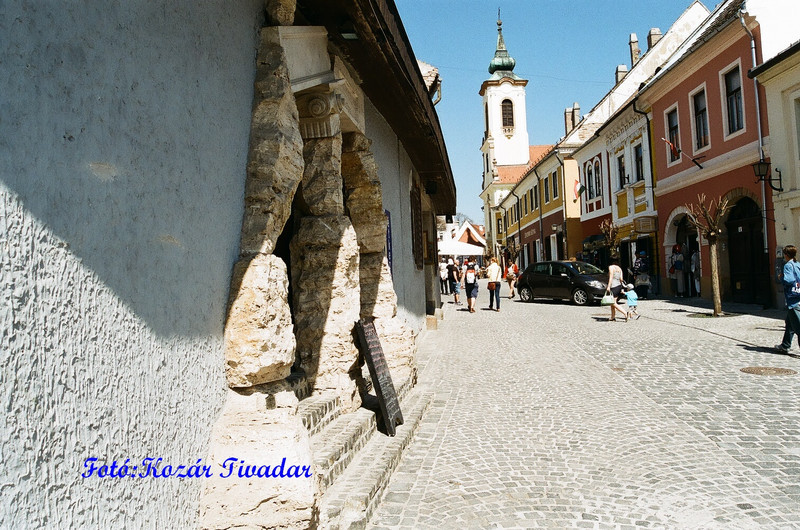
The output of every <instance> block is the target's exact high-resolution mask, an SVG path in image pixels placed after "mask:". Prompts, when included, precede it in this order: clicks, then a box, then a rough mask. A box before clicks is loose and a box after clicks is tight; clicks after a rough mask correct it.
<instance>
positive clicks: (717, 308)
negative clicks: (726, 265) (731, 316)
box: [708, 237, 722, 317]
mask: <svg viewBox="0 0 800 530" xmlns="http://www.w3.org/2000/svg"><path fill="white" fill-rule="evenodd" d="M708 247H709V248H708V249H709V251H710V254H711V296H712V297H713V299H714V316H715V317H718V316H720V315H721V314H722V296H721V294H720V290H719V257H718V256H717V238H716V237H715V238H710V239H709V241H708Z"/></svg>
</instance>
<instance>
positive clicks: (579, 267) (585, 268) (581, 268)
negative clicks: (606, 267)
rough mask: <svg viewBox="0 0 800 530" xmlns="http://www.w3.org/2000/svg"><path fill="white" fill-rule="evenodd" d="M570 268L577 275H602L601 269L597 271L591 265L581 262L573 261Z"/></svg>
mask: <svg viewBox="0 0 800 530" xmlns="http://www.w3.org/2000/svg"><path fill="white" fill-rule="evenodd" d="M570 266H571V267H572V268H573V269H574V270H575V271H576V272H577V273H578V274H603V270H602V269H598V268H597V267H595V266H594V265H592V264H591V263H586V262H583V261H573V262H571V263H570Z"/></svg>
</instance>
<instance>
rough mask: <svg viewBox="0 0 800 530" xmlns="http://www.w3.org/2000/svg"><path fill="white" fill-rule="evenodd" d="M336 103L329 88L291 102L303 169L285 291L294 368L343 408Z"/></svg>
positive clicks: (346, 278)
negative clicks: (290, 300) (300, 212)
mask: <svg viewBox="0 0 800 530" xmlns="http://www.w3.org/2000/svg"><path fill="white" fill-rule="evenodd" d="M341 106H342V98H341V96H339V95H338V94H336V93H335V92H332V91H317V92H312V93H310V94H305V95H303V96H300V97H298V109H299V111H300V117H301V120H300V129H301V132H302V134H303V139H304V140H305V145H304V149H303V156H304V159H305V168H306V169H305V173H304V175H303V182H302V185H301V189H300V194H301V195H302V198H303V203H304V205H305V207H306V208H307V209H308V213H309V215H306V216H305V217H303V218H302V219H300V220H299V223H298V229H297V231H296V233H295V235H294V238H293V239H292V243H291V254H292V282H293V285H292V287H293V292H294V304H293V305H294V309H295V312H294V314H295V324H296V327H297V352H298V357H299V360H300V366H301V367H302V368H303V370H304V371H305V373H306V378H307V380H308V381H309V383H310V385H311V387H312V388H313V391H314V392H323V391H326V390H333V391H335V392H336V393H337V394H338V395H339V397H340V401H341V403H342V406H343V408H344V409H345V410H346V411H351V410H355V409H357V408H358V407H359V406H360V405H361V397H360V395H359V393H358V389H357V385H356V382H355V378H356V377H357V375H356V374H357V372H358V370H357V361H358V348H357V347H356V343H355V338H354V336H353V326H354V324H355V322H356V321H357V320H358V315H359V300H360V294H359V293H360V290H359V281H358V278H359V254H358V242H357V239H356V232H355V231H354V230H353V225H352V223H351V222H350V219H349V218H348V217H347V216H346V215H345V205H344V199H343V195H342V168H341V156H342V134H341V126H340V121H339V111H340V110H341Z"/></svg>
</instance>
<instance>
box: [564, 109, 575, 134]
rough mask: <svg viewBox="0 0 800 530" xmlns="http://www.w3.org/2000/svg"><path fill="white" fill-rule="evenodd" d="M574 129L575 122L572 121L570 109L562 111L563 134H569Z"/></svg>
mask: <svg viewBox="0 0 800 530" xmlns="http://www.w3.org/2000/svg"><path fill="white" fill-rule="evenodd" d="M574 128H575V122H573V121H572V109H571V108H569V107H568V108H566V109H564V134H565V135H566V134H569V133H570V132H572V129H574Z"/></svg>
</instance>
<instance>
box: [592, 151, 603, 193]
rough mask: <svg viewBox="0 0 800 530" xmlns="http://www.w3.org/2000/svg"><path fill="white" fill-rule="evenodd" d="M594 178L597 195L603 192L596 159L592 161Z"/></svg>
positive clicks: (601, 175) (598, 163)
mask: <svg viewBox="0 0 800 530" xmlns="http://www.w3.org/2000/svg"><path fill="white" fill-rule="evenodd" d="M594 179H595V184H594V189H595V194H596V195H597V196H598V197H599V196H601V195H602V194H603V173H602V172H601V171H600V162H599V161H597V160H595V162H594Z"/></svg>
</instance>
